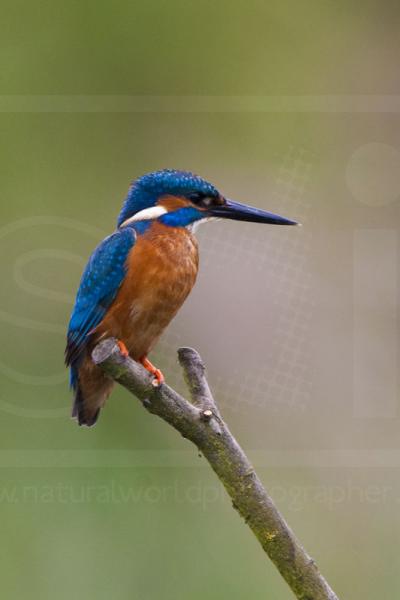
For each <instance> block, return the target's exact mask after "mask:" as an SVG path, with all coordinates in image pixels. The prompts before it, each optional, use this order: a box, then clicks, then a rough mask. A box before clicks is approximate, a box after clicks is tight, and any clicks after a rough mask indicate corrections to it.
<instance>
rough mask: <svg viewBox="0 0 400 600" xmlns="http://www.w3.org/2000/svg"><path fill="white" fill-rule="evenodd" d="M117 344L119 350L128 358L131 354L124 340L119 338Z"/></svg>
mask: <svg viewBox="0 0 400 600" xmlns="http://www.w3.org/2000/svg"><path fill="white" fill-rule="evenodd" d="M117 346H118V348H119V351H120V352H121V354H122V356H123V357H124V358H127V357H128V356H129V352H128V348H127V347H126V346H125V344H124V342H122V341H121V340H117Z"/></svg>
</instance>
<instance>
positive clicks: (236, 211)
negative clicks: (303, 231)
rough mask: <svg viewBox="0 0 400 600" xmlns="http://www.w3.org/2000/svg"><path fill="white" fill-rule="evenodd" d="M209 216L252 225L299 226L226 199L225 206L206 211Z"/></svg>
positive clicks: (258, 209)
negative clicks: (246, 222)
mask: <svg viewBox="0 0 400 600" xmlns="http://www.w3.org/2000/svg"><path fill="white" fill-rule="evenodd" d="M207 212H208V213H209V215H210V216H212V217H218V218H220V219H234V220H235V221H250V222H252V223H272V224H273V225H299V223H297V222H296V221H291V220H290V219H286V218H285V217H281V216H280V215H274V214H273V213H270V212H267V211H266V210H261V209H260V208H254V207H253V206H247V205H246V204H240V203H239V202H234V201H233V200H228V199H226V202H225V204H220V205H218V206H212V207H210V208H209V209H208V211H207Z"/></svg>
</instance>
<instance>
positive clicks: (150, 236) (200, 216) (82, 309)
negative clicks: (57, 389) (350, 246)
mask: <svg viewBox="0 0 400 600" xmlns="http://www.w3.org/2000/svg"><path fill="white" fill-rule="evenodd" d="M216 219H234V220H237V221H248V222H254V223H267V224H273V225H298V223H297V222H296V221H293V220H291V219H286V218H285V217H282V216H280V215H277V214H273V213H270V212H267V211H265V210H261V209H259V208H255V207H252V206H248V205H246V204H241V203H239V202H235V201H233V200H230V199H228V198H226V197H225V196H223V195H222V194H221V193H220V192H219V191H218V190H217V188H216V187H215V186H214V185H212V184H211V183H209V182H208V181H206V180H205V179H203V178H202V177H200V176H198V175H195V174H193V173H191V172H189V171H180V170H175V169H163V170H160V171H154V172H151V173H147V174H145V175H143V176H141V177H139V178H138V179H136V180H135V181H134V182H133V183H132V184H131V186H130V187H129V190H128V194H127V196H126V198H125V200H124V202H123V205H122V209H121V211H120V213H119V216H118V220H117V227H116V230H115V231H114V232H113V233H112V234H111V235H109V236H108V237H106V238H105V239H104V240H103V241H102V242H101V243H100V244H99V245H98V246H97V248H96V249H95V250H94V252H93V253H92V255H91V256H90V258H89V261H88V263H87V265H86V267H85V269H84V271H83V275H82V278H81V281H80V285H79V288H78V292H77V295H76V300H75V304H74V307H73V310H72V314H71V318H70V322H69V326H68V331H67V344H66V349H65V362H66V365H67V367H69V369H70V387H71V388H72V391H73V395H74V398H73V409H72V417H73V418H75V419H76V420H77V422H78V423H79V425H85V426H88V427H90V426H92V425H94V424H95V423H96V421H97V419H98V416H99V413H100V410H101V408H102V407H103V406H104V404H105V402H106V400H107V398H108V396H109V395H110V393H111V391H112V388H113V380H112V379H110V378H109V377H107V375H105V374H104V372H103V371H102V370H101V369H100V367H98V366H97V365H95V364H94V363H93V361H92V359H91V354H92V351H93V349H94V347H95V346H96V344H97V343H99V341H101V340H103V339H105V338H109V337H113V338H116V339H117V343H118V346H119V349H120V351H121V353H122V355H124V356H130V357H131V358H132V359H133V360H135V361H137V362H139V363H141V364H142V365H143V367H144V368H145V369H146V370H147V371H149V372H150V373H151V374H152V376H153V382H154V385H156V386H159V385H162V384H163V383H164V380H165V379H164V375H163V373H162V372H161V371H160V370H159V369H157V368H156V367H155V366H154V365H153V364H152V363H151V362H150V360H149V358H148V355H149V353H150V352H151V350H152V349H153V348H154V346H155V344H156V342H157V341H158V339H159V337H160V336H161V334H162V333H163V331H164V330H165V328H166V327H167V325H168V324H169V323H170V321H171V320H172V319H173V318H174V316H175V315H176V313H177V312H178V310H179V308H180V307H181V306H182V304H183V303H184V301H185V299H186V298H187V296H188V294H189V293H190V291H191V289H192V288H193V286H194V284H195V281H196V276H197V272H198V268H199V250H198V243H197V241H196V238H195V235H194V230H195V228H196V226H197V225H199V224H200V223H203V222H207V221H212V220H216Z"/></svg>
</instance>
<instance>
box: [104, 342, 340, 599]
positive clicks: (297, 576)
mask: <svg viewBox="0 0 400 600" xmlns="http://www.w3.org/2000/svg"><path fill="white" fill-rule="evenodd" d="M92 357H93V361H94V362H95V363H96V364H97V365H98V366H99V367H101V368H102V369H103V370H104V372H105V373H106V374H107V375H108V376H109V377H111V378H112V379H114V380H115V381H118V383H120V384H121V385H123V386H124V387H125V388H126V389H128V390H129V391H130V392H132V393H133V394H134V395H135V396H136V397H137V398H139V400H141V402H142V403H143V405H144V407H145V408H146V409H147V410H148V411H149V412H151V413H153V414H155V415H158V416H159V417H161V418H162V419H164V421H167V423H169V424H170V425H172V427H174V428H175V429H177V430H178V431H179V433H180V434H181V435H182V436H183V437H185V438H187V439H189V440H190V441H191V442H193V443H194V444H195V445H196V446H197V448H198V449H199V451H200V452H201V453H202V454H203V455H204V456H205V458H206V459H207V460H208V462H209V463H210V465H211V467H212V468H213V470H214V471H215V473H216V474H217V476H218V478H219V479H220V481H221V482H222V483H223V485H224V486H225V489H226V491H227V492H228V494H229V496H230V497H231V499H232V503H233V506H234V508H235V509H236V510H237V511H238V512H239V514H240V515H241V516H242V517H243V518H244V520H245V522H246V523H247V525H248V526H249V527H250V528H251V530H252V531H253V533H254V535H255V536H256V537H257V539H258V540H259V542H260V544H261V546H262V548H263V550H264V551H265V552H266V553H267V554H268V556H269V558H270V559H271V560H272V561H273V563H274V564H275V566H276V567H277V568H278V570H279V571H280V573H281V575H282V577H283V578H284V579H285V581H286V582H287V583H288V585H289V586H290V588H291V589H292V591H293V593H294V594H295V596H296V597H297V598H298V599H300V600H338V598H337V596H336V594H335V593H334V592H333V591H332V590H331V588H330V587H329V585H328V583H327V582H326V580H325V579H324V577H323V576H322V575H321V573H320V572H319V570H318V568H317V566H316V564H315V562H314V560H313V559H312V558H311V557H310V556H309V555H308V554H307V553H306V551H305V550H304V548H303V547H302V545H301V544H300V542H299V541H298V540H297V539H296V537H295V536H294V534H293V532H292V531H291V529H290V528H289V526H288V525H287V524H286V522H285V520H284V519H283V517H282V515H281V514H280V513H279V511H278V509H277V508H276V507H275V505H274V503H273V501H272V499H271V498H270V496H269V495H268V493H267V491H266V490H265V488H264V487H263V485H262V483H261V481H260V479H259V478H258V476H257V474H256V473H255V471H254V468H253V466H252V465H251V463H250V461H249V460H248V458H247V456H246V455H245V453H244V452H243V450H242V448H241V447H240V446H239V444H238V443H237V441H236V440H235V438H234V437H233V436H232V434H231V432H230V431H229V429H228V427H227V425H226V424H225V423H224V421H223V419H222V417H221V415H220V412H219V410H218V407H217V404H216V402H215V400H214V398H213V396H212V394H211V391H210V388H209V386H208V383H207V379H206V376H205V367H204V364H203V362H202V360H201V358H200V356H199V354H198V353H197V352H196V351H195V350H193V349H192V348H180V349H179V351H178V357H179V362H180V364H181V366H182V368H183V371H184V375H185V380H186V382H187V385H188V388H189V391H190V395H191V398H192V402H188V401H187V400H185V398H183V397H182V396H180V395H179V394H178V393H177V392H175V391H174V390H173V389H172V388H170V387H169V386H168V385H166V384H162V385H161V386H159V387H155V386H154V384H153V378H152V376H151V375H150V374H149V373H148V372H147V371H146V370H145V369H144V368H143V367H142V366H141V365H139V364H138V363H137V362H135V361H134V360H132V359H131V358H129V357H128V358H125V357H123V356H122V355H121V354H120V351H119V348H118V346H117V344H116V341H115V340H114V339H107V340H104V341H103V342H101V343H99V344H98V345H97V346H96V348H95V349H94V351H93V355H92Z"/></svg>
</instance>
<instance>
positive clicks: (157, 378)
mask: <svg viewBox="0 0 400 600" xmlns="http://www.w3.org/2000/svg"><path fill="white" fill-rule="evenodd" d="M139 362H140V364H141V365H143V366H144V368H145V369H146V371H148V372H149V373H151V374H152V375H154V381H153V385H154V386H155V387H158V386H159V385H161V384H162V383H164V381H165V377H164V375H163V373H162V372H161V371H160V369H157V367H155V366H154V365H153V364H152V363H151V362H150V361H149V359H148V358H147V357H146V356H143V357H142V358H140V359H139Z"/></svg>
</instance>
